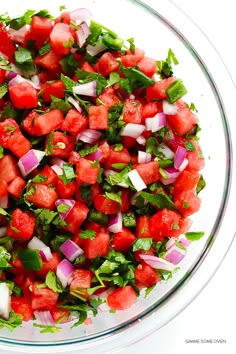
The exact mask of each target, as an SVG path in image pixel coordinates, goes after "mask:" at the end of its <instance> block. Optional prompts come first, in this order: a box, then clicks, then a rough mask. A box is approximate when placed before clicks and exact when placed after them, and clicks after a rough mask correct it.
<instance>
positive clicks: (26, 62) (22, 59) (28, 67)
mask: <svg viewBox="0 0 236 354" xmlns="http://www.w3.org/2000/svg"><path fill="white" fill-rule="evenodd" d="M14 56H15V64H16V65H17V66H18V67H19V68H20V69H21V70H23V72H24V74H25V76H26V77H28V76H29V74H28V72H31V71H34V62H33V58H32V53H31V51H30V50H28V49H26V48H23V47H20V46H19V47H18V48H17V50H16V51H15V53H14Z"/></svg>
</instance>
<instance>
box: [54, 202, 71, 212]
mask: <svg viewBox="0 0 236 354" xmlns="http://www.w3.org/2000/svg"><path fill="white" fill-rule="evenodd" d="M69 209H70V206H69V205H67V204H63V203H62V204H59V205H58V206H57V211H58V213H66V212H67V211H68V210H69Z"/></svg>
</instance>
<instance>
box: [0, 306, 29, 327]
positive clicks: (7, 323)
mask: <svg viewBox="0 0 236 354" xmlns="http://www.w3.org/2000/svg"><path fill="white" fill-rule="evenodd" d="M22 321H23V317H22V315H18V314H17V313H15V312H14V311H13V310H11V311H10V316H9V319H8V320H4V319H3V318H1V317H0V328H3V327H6V328H7V329H9V331H13V330H14V329H15V328H17V327H20V326H21V325H22Z"/></svg>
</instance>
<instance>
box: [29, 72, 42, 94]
mask: <svg viewBox="0 0 236 354" xmlns="http://www.w3.org/2000/svg"><path fill="white" fill-rule="evenodd" d="M30 81H31V82H30V83H32V84H33V86H34V88H35V89H36V90H39V89H40V88H41V86H42V84H41V82H40V80H39V77H38V75H33V76H32V77H31V78H30Z"/></svg>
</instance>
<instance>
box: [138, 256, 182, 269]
mask: <svg viewBox="0 0 236 354" xmlns="http://www.w3.org/2000/svg"><path fill="white" fill-rule="evenodd" d="M139 257H140V258H141V259H142V260H144V262H145V263H147V264H148V265H150V267H152V268H154V269H162V270H167V271H170V272H172V271H173V270H174V269H175V266H174V264H172V263H170V262H168V261H166V260H165V259H162V258H159V257H156V256H151V255H149V254H140V255H139Z"/></svg>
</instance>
